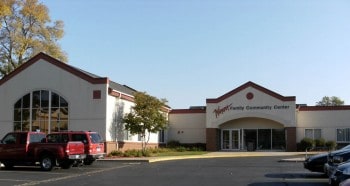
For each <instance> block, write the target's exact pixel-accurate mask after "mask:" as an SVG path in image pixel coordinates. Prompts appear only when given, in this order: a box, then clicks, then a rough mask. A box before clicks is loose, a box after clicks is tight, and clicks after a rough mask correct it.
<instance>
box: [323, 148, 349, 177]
mask: <svg viewBox="0 0 350 186" xmlns="http://www.w3.org/2000/svg"><path fill="white" fill-rule="evenodd" d="M348 146H349V145H348ZM348 146H346V147H344V148H343V149H341V150H338V151H334V152H330V153H328V156H327V163H325V165H324V167H325V172H326V174H327V175H328V176H330V175H331V174H332V173H333V172H334V171H335V169H336V168H337V166H338V165H339V164H340V163H343V162H346V161H348V160H349V159H350V148H347V147H348Z"/></svg>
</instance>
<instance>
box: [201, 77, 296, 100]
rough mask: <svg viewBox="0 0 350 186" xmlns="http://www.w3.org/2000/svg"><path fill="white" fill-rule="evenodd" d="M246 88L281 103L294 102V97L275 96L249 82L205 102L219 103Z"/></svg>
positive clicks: (275, 94)
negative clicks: (250, 88)
mask: <svg viewBox="0 0 350 186" xmlns="http://www.w3.org/2000/svg"><path fill="white" fill-rule="evenodd" d="M248 87H252V88H255V89H257V90H259V91H261V92H263V93H265V94H267V95H270V96H272V97H274V98H276V99H279V100H281V101H295V96H288V97H285V96H282V95H280V94H277V93H276V92H273V91H271V90H269V89H266V88H264V87H262V86H260V85H257V84H255V83H253V82H251V81H249V82H247V83H245V84H243V85H241V86H240V87H238V88H236V89H233V90H231V91H230V92H228V93H226V94H224V95H222V96H220V97H218V98H209V99H207V100H206V102H207V103H219V102H221V101H223V100H225V99H226V98H229V97H231V96H233V95H235V94H237V93H238V92H240V91H242V90H244V89H246V88H248Z"/></svg>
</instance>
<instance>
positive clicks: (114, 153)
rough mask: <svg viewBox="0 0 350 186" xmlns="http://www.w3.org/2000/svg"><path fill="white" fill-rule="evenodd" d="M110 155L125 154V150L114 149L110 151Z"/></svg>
mask: <svg viewBox="0 0 350 186" xmlns="http://www.w3.org/2000/svg"><path fill="white" fill-rule="evenodd" d="M108 156H123V152H122V151H120V150H114V151H112V152H110V153H109V155H108Z"/></svg>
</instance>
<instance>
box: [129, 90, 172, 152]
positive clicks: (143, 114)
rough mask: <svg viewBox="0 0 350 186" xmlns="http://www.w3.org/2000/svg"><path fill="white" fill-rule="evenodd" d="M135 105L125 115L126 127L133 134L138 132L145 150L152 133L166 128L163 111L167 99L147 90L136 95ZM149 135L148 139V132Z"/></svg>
mask: <svg viewBox="0 0 350 186" xmlns="http://www.w3.org/2000/svg"><path fill="white" fill-rule="evenodd" d="M134 100H135V105H134V106H133V107H132V109H131V112H130V113H127V114H126V115H124V117H123V122H124V123H125V129H126V130H128V131H130V133H131V134H133V135H134V134H138V135H140V137H141V141H142V151H143V152H145V149H146V146H147V144H148V142H149V139H150V133H156V132H159V131H161V130H163V129H165V128H166V124H167V118H166V117H165V115H164V112H162V109H164V108H165V107H166V102H167V101H166V100H165V99H162V100H159V99H157V98H156V97H153V96H150V95H148V94H147V93H145V92H137V93H135V95H134ZM147 132H148V137H147V139H146V133H147Z"/></svg>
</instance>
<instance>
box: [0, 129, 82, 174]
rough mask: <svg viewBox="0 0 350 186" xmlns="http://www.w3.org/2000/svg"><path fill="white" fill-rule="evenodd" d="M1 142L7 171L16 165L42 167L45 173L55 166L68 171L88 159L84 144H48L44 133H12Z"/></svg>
mask: <svg viewBox="0 0 350 186" xmlns="http://www.w3.org/2000/svg"><path fill="white" fill-rule="evenodd" d="M0 142H1V143H0V162H1V163H2V164H4V166H5V168H7V169H9V168H12V167H13V166H15V165H40V167H41V169H42V170H44V171H50V170H51V169H52V168H53V167H54V166H60V167H62V168H65V169H67V168H70V167H71V166H72V165H73V164H74V163H75V162H77V161H82V160H83V159H84V158H86V154H85V152H84V144H83V143H82V142H67V143H47V140H46V134H45V133H42V132H10V133H8V134H6V135H5V137H4V138H3V139H2V140H1V141H0Z"/></svg>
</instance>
